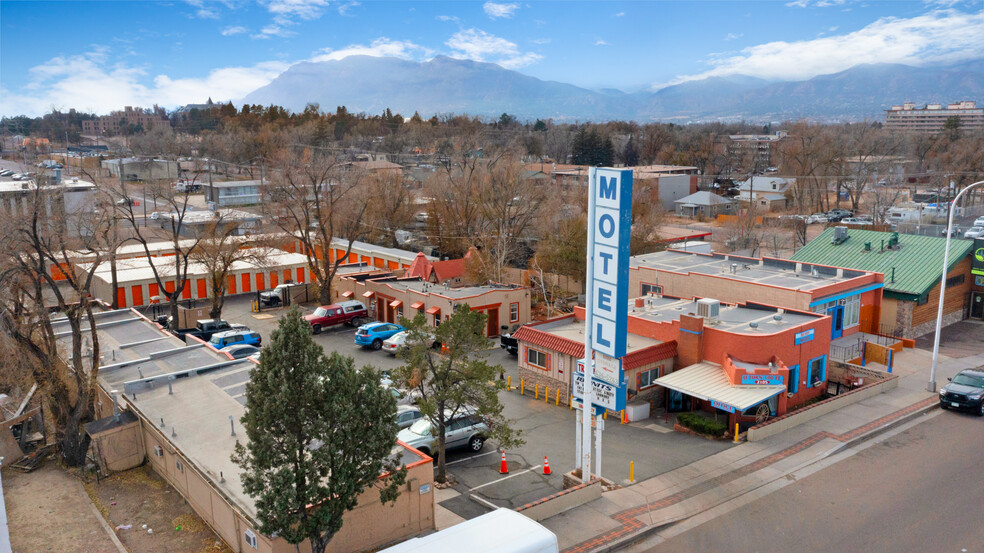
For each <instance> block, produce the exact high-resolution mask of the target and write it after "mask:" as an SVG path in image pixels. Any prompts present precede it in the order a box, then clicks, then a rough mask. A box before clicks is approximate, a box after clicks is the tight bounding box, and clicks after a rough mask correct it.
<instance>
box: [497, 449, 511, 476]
mask: <svg viewBox="0 0 984 553" xmlns="http://www.w3.org/2000/svg"><path fill="white" fill-rule="evenodd" d="M499 474H509V467H507V466H506V450H505V449H503V450H502V461H500V462H499Z"/></svg>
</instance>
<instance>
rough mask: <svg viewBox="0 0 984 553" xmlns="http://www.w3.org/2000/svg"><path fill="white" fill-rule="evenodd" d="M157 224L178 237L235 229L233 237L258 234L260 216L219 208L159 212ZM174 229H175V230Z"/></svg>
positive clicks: (239, 210) (218, 232) (219, 232)
mask: <svg viewBox="0 0 984 553" xmlns="http://www.w3.org/2000/svg"><path fill="white" fill-rule="evenodd" d="M156 219H157V224H159V225H160V227H161V228H162V229H167V230H168V231H169V232H174V231H176V232H177V234H178V235H179V236H193V237H194V236H202V235H203V234H207V233H210V232H213V229H214V232H215V233H217V234H221V233H224V232H226V229H229V228H232V227H235V229H234V230H233V231H232V234H233V235H234V236H243V235H245V234H255V233H257V232H259V229H260V223H261V222H262V221H263V217H262V216H261V215H257V214H256V213H252V212H249V211H243V210H241V209H231V208H220V209H214V210H211V209H210V210H207V211H191V210H187V211H185V212H184V213H183V214H177V213H174V212H168V211H164V212H160V213H158V214H157V216H156ZM175 227H176V228H175Z"/></svg>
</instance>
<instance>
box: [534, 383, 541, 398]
mask: <svg viewBox="0 0 984 553" xmlns="http://www.w3.org/2000/svg"><path fill="white" fill-rule="evenodd" d="M533 399H540V385H539V384H537V385H536V388H534V389H533Z"/></svg>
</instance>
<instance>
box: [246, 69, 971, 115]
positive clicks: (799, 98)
mask: <svg viewBox="0 0 984 553" xmlns="http://www.w3.org/2000/svg"><path fill="white" fill-rule="evenodd" d="M957 100H984V60H974V61H970V62H963V63H961V64H955V65H951V66H948V67H945V68H936V67H934V68H927V67H912V66H908V65H899V64H873V65H871V64H869V65H858V66H855V67H852V68H850V69H848V70H846V71H841V72H839V73H834V74H831V75H820V76H817V77H814V78H812V79H809V80H806V81H799V82H771V83H770V82H768V81H765V80H762V79H758V78H756V77H750V76H747V75H733V76H727V77H713V78H708V79H703V80H698V81H689V82H686V83H682V84H679V85H674V86H670V87H666V88H663V89H661V90H658V91H656V92H636V93H632V94H627V93H625V92H622V91H620V90H615V89H604V90H601V91H593V90H587V89H584V88H580V87H577V86H574V85H570V84H565V83H560V82H555V81H543V80H540V79H537V78H535V77H530V76H528V75H523V74H522V73H519V72H516V71H511V70H508V69H503V68H502V67H500V66H498V65H495V64H491V63H480V62H474V61H470V60H459V59H453V58H448V57H444V56H438V57H436V58H434V59H432V60H430V61H427V62H422V63H418V62H413V61H407V60H402V59H396V58H381V57H370V56H351V57H348V58H345V59H342V60H338V61H327V62H317V63H314V62H304V63H299V64H296V65H293V66H291V67H290V68H289V69H288V70H287V71H285V72H284V73H282V74H281V75H280V76H278V77H277V78H276V79H274V80H273V81H272V82H271V83H270V84H268V85H266V86H264V87H262V88H259V89H257V90H255V91H253V92H251V93H250V94H249V95H247V96H246V97H245V98H244V99H243V101H245V102H248V103H252V104H264V105H269V104H279V105H282V106H284V107H287V108H290V109H292V110H302V109H304V106H306V105H307V104H309V103H317V104H320V105H321V107H322V109H325V110H328V111H330V110H334V109H335V107H336V106H341V105H344V106H346V107H347V108H348V109H349V111H353V112H366V113H380V112H382V111H383V110H384V109H386V108H390V109H392V110H393V111H394V112H397V113H401V114H403V115H405V116H409V115H411V114H413V112H415V111H418V112H420V114H421V115H422V116H425V117H430V116H431V115H433V114H446V113H456V114H469V115H481V116H487V117H498V116H499V115H500V114H502V113H510V114H512V115H515V116H517V117H518V118H519V119H521V120H532V119H536V118H541V119H545V118H553V119H554V120H557V121H576V120H580V121H587V120H592V121H605V120H618V119H631V120H636V121H640V122H646V121H655V120H667V121H677V122H691V121H708V120H718V119H745V120H747V121H778V120H785V119H798V118H804V117H805V118H810V119H819V120H862V119H872V120H877V119H880V118H881V117H882V112H883V111H884V110H885V109H887V108H888V107H890V106H891V105H892V104H899V103H902V102H906V101H912V102H916V103H927V102H940V103H947V102H953V101H957Z"/></svg>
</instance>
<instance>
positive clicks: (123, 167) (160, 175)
mask: <svg viewBox="0 0 984 553" xmlns="http://www.w3.org/2000/svg"><path fill="white" fill-rule="evenodd" d="M102 167H103V169H106V170H107V171H109V175H110V176H111V177H116V178H119V176H120V173H121V172H122V173H123V179H124V180H128V181H149V180H155V179H176V178H178V177H179V176H180V174H181V173H180V168H179V167H178V162H176V161H171V160H169V159H144V158H139V157H127V158H122V159H104V160H103V161H102Z"/></svg>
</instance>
